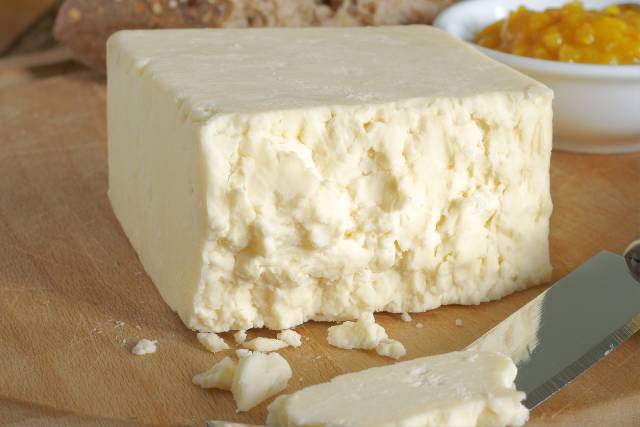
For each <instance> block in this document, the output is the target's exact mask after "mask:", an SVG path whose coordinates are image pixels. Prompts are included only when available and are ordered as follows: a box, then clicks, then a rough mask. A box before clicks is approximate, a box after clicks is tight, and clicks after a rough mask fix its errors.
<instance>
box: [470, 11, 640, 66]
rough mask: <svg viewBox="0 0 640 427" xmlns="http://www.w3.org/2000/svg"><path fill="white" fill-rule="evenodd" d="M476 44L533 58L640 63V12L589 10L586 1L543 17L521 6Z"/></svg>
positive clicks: (486, 30)
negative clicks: (583, 3) (584, 4)
mask: <svg viewBox="0 0 640 427" xmlns="http://www.w3.org/2000/svg"><path fill="white" fill-rule="evenodd" d="M476 43H478V44H479V45H480V46H484V47H487V48H490V49H496V50H499V51H502V52H507V53H513V54H515V55H520V56H529V57H532V58H540V59H550V60H555V61H565V62H580V63H585V64H640V8H639V7H634V6H633V5H613V6H609V7H607V8H605V9H603V10H587V9H585V8H584V7H583V6H582V4H581V3H580V2H572V3H568V4H566V5H564V6H562V7H561V8H551V9H546V10H544V11H541V12H537V11H532V10H529V9H527V8H525V7H523V6H520V7H519V8H518V9H517V10H515V11H513V12H511V13H510V14H509V17H508V18H507V19H501V20H500V21H497V22H494V23H493V24H491V25H489V26H488V27H486V28H485V29H483V30H482V31H481V32H480V33H479V34H478V35H477V36H476Z"/></svg>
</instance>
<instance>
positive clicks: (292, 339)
mask: <svg viewBox="0 0 640 427" xmlns="http://www.w3.org/2000/svg"><path fill="white" fill-rule="evenodd" d="M278 339H279V340H281V341H284V342H286V343H287V344H289V345H290V346H291V347H300V346H301V345H302V337H301V336H300V334H299V333H297V332H296V331H294V330H292V329H285V330H284V331H280V333H279V334H278Z"/></svg>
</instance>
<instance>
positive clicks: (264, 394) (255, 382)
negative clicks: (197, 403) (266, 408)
mask: <svg viewBox="0 0 640 427" xmlns="http://www.w3.org/2000/svg"><path fill="white" fill-rule="evenodd" d="M291 375H292V371H291V367H290V366H289V363H287V361H286V360H285V358H284V357H282V356H280V355H279V354H278V353H269V354H265V353H260V352H252V353H248V354H246V355H244V356H243V357H240V359H239V361H238V365H237V367H236V370H235V375H234V377H233V383H232V384H231V393H233V399H234V400H235V401H236V405H237V406H238V411H248V410H249V409H251V408H253V407H254V406H256V405H258V404H260V403H261V402H263V401H264V400H266V399H268V398H269V397H271V396H274V395H276V394H278V393H280V392H281V391H282V390H284V389H285V388H286V387H287V383H288V382H289V378H291Z"/></svg>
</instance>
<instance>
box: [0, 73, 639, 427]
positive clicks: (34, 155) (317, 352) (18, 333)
mask: <svg viewBox="0 0 640 427" xmlns="http://www.w3.org/2000/svg"><path fill="white" fill-rule="evenodd" d="M551 172H552V192H553V199H554V203H555V210H554V214H553V220H552V227H551V229H552V232H551V249H552V262H553V265H554V280H557V279H559V278H560V277H562V276H564V275H565V274H567V272H569V271H570V270H572V269H574V268H575V267H577V266H578V265H579V264H581V263H582V262H583V261H585V260H586V259H587V258H589V257H591V256H592V255H594V254H595V253H597V252H598V251H599V250H601V249H608V250H610V251H614V252H617V253H621V252H622V251H623V250H624V248H625V245H626V243H627V242H629V241H630V240H631V239H632V238H633V237H635V236H637V235H640V195H639V193H638V188H639V187H638V184H639V183H640V155H638V154H629V155H624V156H585V155H577V154H566V153H554V154H553V160H552V171H551ZM106 190H107V164H106V129H105V88H104V83H103V82H102V81H100V80H99V79H98V78H96V77H94V76H93V75H91V74H85V73H76V74H71V75H67V76H62V77H54V78H49V79H45V80H42V81H39V82H36V83H27V84H21V85H17V86H13V87H10V88H5V89H2V90H0V325H1V326H0V424H2V423H12V422H14V423H17V424H20V425H29V424H33V425H43V424H45V425H47V424H50V425H120V424H124V423H126V422H133V423H153V424H169V425H176V424H181V425H203V422H204V420H206V419H212V418H217V419H228V420H242V421H248V422H254V423H260V422H263V421H264V419H265V415H266V406H267V405H266V404H263V405H261V406H259V407H258V408H255V409H254V410H252V411H250V412H248V413H244V414H237V413H236V412H235V406H234V404H233V401H232V399H231V396H230V394H229V393H228V392H222V391H216V390H201V389H199V388H198V387H195V386H193V385H192V384H191V377H192V375H193V374H195V373H197V372H200V371H202V370H204V369H206V368H208V367H209V366H211V365H212V364H213V363H214V362H215V361H217V360H220V359H221V358H222V357H224V356H225V355H226V353H225V352H223V353H218V354H216V355H213V354H211V353H208V352H207V351H205V350H204V349H203V348H202V347H201V346H200V344H199V343H198V342H197V341H196V339H195V334H194V333H193V332H191V331H189V330H187V329H186V328H185V327H184V326H183V324H182V323H181V322H180V320H179V319H178V317H177V316H176V315H175V314H174V313H172V312H171V310H169V308H168V307H167V306H166V305H165V304H164V302H163V301H162V300H161V298H160V295H159V294H158V293H157V292H156V290H155V288H154V286H153V283H151V281H150V280H149V278H148V277H147V276H146V274H145V273H144V271H143V269H142V266H141V265H140V263H139V262H138V259H137V258H136V254H135V252H134V251H133V249H132V248H131V246H130V245H129V242H128V241H127V239H126V237H125V235H124V234H123V232H122V230H121V229H120V226H119V224H118V222H117V221H116V218H115V217H114V215H113V212H112V211H111V207H110V205H109V202H108V200H107V197H106ZM542 290H543V287H538V288H534V289H530V290H527V291H524V292H519V293H517V294H514V295H511V296H509V297H507V298H504V299H503V300H501V301H497V302H492V303H487V304H482V305H479V306H473V307H461V306H450V307H444V308H440V309H437V310H434V311H431V312H428V313H423V314H419V315H414V316H413V318H414V321H413V322H412V323H405V322H402V321H401V320H400V316H398V315H390V314H379V315H377V316H376V318H377V320H378V322H380V323H381V324H382V325H383V326H384V327H385V328H386V329H387V331H388V333H389V335H390V336H392V337H394V338H397V339H399V340H401V341H402V342H403V343H404V344H405V345H406V347H407V350H408V355H407V358H415V357H418V356H425V355H430V354H436V353H441V352H446V351H451V350H458V349H461V348H463V347H464V346H466V345H467V344H469V343H470V342H472V341H473V340H474V339H475V338H477V337H478V336H480V335H481V334H482V333H483V332H485V331H487V330H488V329H489V328H491V327H492V326H494V325H495V324H497V323H498V322H499V321H501V320H502V319H504V318H505V317H506V316H507V315H508V314H510V313H511V312H513V311H514V310H516V309H517V308H519V307H520V306H522V305H523V304H525V303H526V302H527V301H529V300H530V299H531V298H533V297H534V296H536V295H537V294H538V293H539V292H540V291H542ZM570 315H571V312H570V310H568V311H567V316H570ZM455 319H462V320H463V322H464V323H463V326H462V327H456V326H455V325H454V321H455ZM417 322H421V323H423V324H424V328H423V329H417V328H416V327H415V324H416V323H417ZM326 328H327V324H326V323H308V324H305V325H303V326H300V327H298V328H297V330H298V331H299V332H301V333H302V335H304V337H305V340H304V341H303V342H304V343H303V345H302V347H301V348H299V349H285V350H283V351H281V354H282V355H283V356H284V357H285V358H286V359H287V360H288V361H289V362H290V364H291V366H292V368H293V372H294V377H293V378H292V379H291V381H290V384H289V387H288V388H287V390H286V392H292V391H295V390H297V389H299V388H301V387H304V386H307V385H310V384H315V383H318V382H322V381H326V380H329V379H330V378H332V377H333V376H335V375H336V374H340V373H344V372H350V371H355V370H360V369H363V368H367V367H370V366H378V365H383V364H387V363H390V359H385V358H382V357H379V356H377V355H375V354H374V353H373V352H367V351H357V350H352V351H349V350H340V349H337V348H333V347H330V346H328V345H327V343H326ZM257 334H259V335H263V336H272V335H273V334H272V333H271V332H269V331H258V332H257ZM250 335H256V333H255V332H254V333H251V334H250ZM142 337H145V338H151V339H157V340H158V341H159V348H158V352H157V353H156V354H153V355H148V356H143V357H137V356H133V355H131V354H130V349H131V347H132V345H133V344H134V343H135V342H136V341H137V340H138V339H140V338H142ZM225 338H227V339H228V341H229V342H232V340H230V339H229V338H230V337H229V336H226V335H225ZM639 378H640V336H638V335H637V336H635V337H634V338H632V339H631V340H630V341H628V342H627V343H626V344H624V345H623V346H621V347H620V348H618V349H617V350H615V351H614V352H613V353H612V354H611V355H609V356H608V357H607V358H605V359H604V360H603V361H601V362H600V363H598V364H597V365H596V366H595V367H594V368H592V369H591V370H589V371H588V372H587V373H586V374H585V375H583V376H581V377H580V378H579V379H577V380H576V381H575V382H574V383H572V384H571V385H569V386H568V387H566V388H564V389H563V390H562V391H560V392H559V393H558V394H557V395H556V396H554V397H553V398H552V399H550V400H548V401H547V402H545V403H544V404H542V405H541V406H540V407H538V408H537V409H536V410H534V411H533V412H532V414H531V421H530V424H529V425H530V426H543V425H545V426H546V425H549V426H569V425H571V426H574V425H581V426H603V425H608V426H632V425H636V426H637V425H640V380H639Z"/></svg>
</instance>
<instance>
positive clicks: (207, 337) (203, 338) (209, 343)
mask: <svg viewBox="0 0 640 427" xmlns="http://www.w3.org/2000/svg"><path fill="white" fill-rule="evenodd" d="M197 337H198V341H200V344H202V345H203V346H204V347H205V348H206V349H207V350H209V351H210V352H212V353H217V352H218V351H222V350H228V349H229V344H227V343H226V342H225V341H224V339H223V338H222V337H220V336H218V334H215V333H213V332H199V333H198V334H197Z"/></svg>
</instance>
